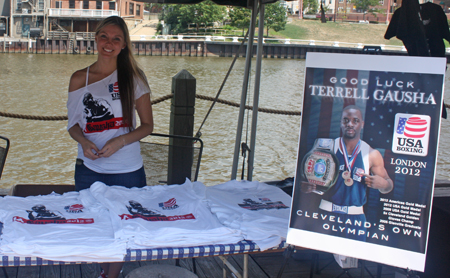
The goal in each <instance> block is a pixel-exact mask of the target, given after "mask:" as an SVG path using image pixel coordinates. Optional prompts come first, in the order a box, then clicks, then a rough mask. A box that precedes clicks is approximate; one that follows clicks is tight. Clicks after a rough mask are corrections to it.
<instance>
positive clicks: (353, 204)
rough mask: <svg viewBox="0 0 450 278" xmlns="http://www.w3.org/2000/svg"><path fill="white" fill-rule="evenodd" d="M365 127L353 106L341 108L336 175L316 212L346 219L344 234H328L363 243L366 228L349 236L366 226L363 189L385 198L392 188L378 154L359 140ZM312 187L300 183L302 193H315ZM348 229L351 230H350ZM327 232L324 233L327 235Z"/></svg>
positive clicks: (355, 107) (336, 140) (336, 143)
mask: <svg viewBox="0 0 450 278" xmlns="http://www.w3.org/2000/svg"><path fill="white" fill-rule="evenodd" d="M363 127H364V121H363V117H362V112H361V109H360V108H359V107H357V106H355V105H349V106H346V107H345V108H344V110H343V111H342V116H341V132H342V137H338V138H336V139H335V144H334V151H335V153H336V156H337V158H338V160H339V174H338V178H337V181H336V184H334V186H332V187H330V189H328V190H327V191H326V192H325V193H324V194H323V196H322V200H321V201H320V205H319V209H320V210H322V211H325V212H326V214H327V215H328V219H330V217H332V216H335V218H336V219H337V218H338V217H340V219H345V221H344V223H345V225H346V226H348V227H346V229H345V230H344V231H345V232H342V231H333V230H332V229H330V230H328V232H329V233H330V234H332V235H338V236H343V237H346V238H351V239H357V240H361V241H365V240H366V235H367V232H366V228H365V227H364V225H362V226H361V227H358V232H357V233H355V234H352V233H348V231H349V230H352V229H354V227H355V223H363V224H364V223H365V222H366V217H365V215H364V210H363V206H364V204H365V203H366V202H367V196H366V189H367V187H369V188H372V189H378V190H379V191H380V192H381V193H382V194H387V193H389V192H391V191H392V189H393V188H394V184H393V181H392V180H391V179H390V177H389V175H388V173H387V171H386V169H385V167H384V161H383V157H382V155H381V153H380V152H379V151H378V150H376V149H373V148H372V147H370V146H369V145H368V144H367V143H366V142H364V141H362V140H361V130H362V128H363ZM314 187H315V185H313V184H310V183H302V191H303V192H305V193H309V192H314V191H315V190H314ZM349 228H350V229H349ZM328 232H327V233H328Z"/></svg>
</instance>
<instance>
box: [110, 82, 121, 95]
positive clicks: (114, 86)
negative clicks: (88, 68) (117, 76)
mask: <svg viewBox="0 0 450 278" xmlns="http://www.w3.org/2000/svg"><path fill="white" fill-rule="evenodd" d="M108 90H109V92H110V93H112V92H114V93H117V92H119V82H117V81H116V82H115V83H114V84H109V85H108Z"/></svg>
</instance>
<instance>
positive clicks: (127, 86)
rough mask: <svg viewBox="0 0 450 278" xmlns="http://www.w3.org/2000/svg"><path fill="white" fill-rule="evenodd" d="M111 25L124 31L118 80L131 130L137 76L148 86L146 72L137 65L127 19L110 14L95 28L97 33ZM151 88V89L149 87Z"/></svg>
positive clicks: (123, 112)
mask: <svg viewBox="0 0 450 278" xmlns="http://www.w3.org/2000/svg"><path fill="white" fill-rule="evenodd" d="M109 25H116V26H119V28H120V29H121V30H122V32H123V36H124V39H125V45H126V46H125V48H124V49H122V51H120V53H119V55H118V56H117V81H118V83H119V92H120V102H121V104H122V114H123V121H124V124H126V125H127V126H128V129H129V130H130V131H131V130H132V129H133V118H134V115H133V111H134V110H133V107H134V102H135V100H134V89H135V82H134V80H135V78H136V77H137V78H139V79H141V80H142V81H143V83H144V84H145V85H146V86H148V82H147V78H146V77H145V74H144V72H143V71H142V70H141V69H140V68H139V66H138V65H137V62H136V60H135V59H134V56H133V51H132V49H131V47H132V46H131V39H130V33H129V32H128V26H127V25H126V23H125V21H124V20H123V19H122V18H121V17H119V16H110V17H107V18H105V19H104V20H102V21H101V22H100V23H99V24H98V26H97V29H96V30H95V35H96V36H97V35H98V33H99V32H100V31H101V30H102V29H103V28H104V27H105V26H109ZM149 90H150V89H149Z"/></svg>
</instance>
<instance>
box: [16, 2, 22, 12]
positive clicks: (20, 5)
mask: <svg viewBox="0 0 450 278" xmlns="http://www.w3.org/2000/svg"><path fill="white" fill-rule="evenodd" d="M16 3H17V10H20V9H22V0H17V2H16Z"/></svg>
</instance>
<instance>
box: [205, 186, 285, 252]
mask: <svg viewBox="0 0 450 278" xmlns="http://www.w3.org/2000/svg"><path fill="white" fill-rule="evenodd" d="M205 190H206V199H207V200H208V203H209V205H210V208H211V211H212V212H213V213H214V214H216V215H217V218H218V219H219V221H220V222H221V223H222V224H224V225H225V226H227V227H230V228H232V229H238V230H241V231H242V233H243V235H244V238H245V239H246V240H251V241H254V242H255V243H256V244H257V245H258V246H259V248H260V249H261V250H266V249H268V248H272V247H276V246H278V245H279V244H280V243H281V241H282V240H285V239H286V235H287V230H288V226H289V215H290V205H291V197H290V196H289V195H288V194H286V193H285V192H284V191H283V190H281V189H280V188H278V187H275V186H271V185H268V184H265V183H261V182H257V181H253V182H250V181H241V182H239V181H236V180H232V181H229V182H226V183H223V184H219V185H214V186H209V187H206V189H205ZM198 191H199V192H200V190H198Z"/></svg>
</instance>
